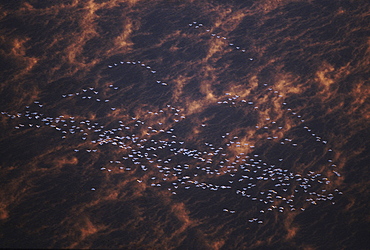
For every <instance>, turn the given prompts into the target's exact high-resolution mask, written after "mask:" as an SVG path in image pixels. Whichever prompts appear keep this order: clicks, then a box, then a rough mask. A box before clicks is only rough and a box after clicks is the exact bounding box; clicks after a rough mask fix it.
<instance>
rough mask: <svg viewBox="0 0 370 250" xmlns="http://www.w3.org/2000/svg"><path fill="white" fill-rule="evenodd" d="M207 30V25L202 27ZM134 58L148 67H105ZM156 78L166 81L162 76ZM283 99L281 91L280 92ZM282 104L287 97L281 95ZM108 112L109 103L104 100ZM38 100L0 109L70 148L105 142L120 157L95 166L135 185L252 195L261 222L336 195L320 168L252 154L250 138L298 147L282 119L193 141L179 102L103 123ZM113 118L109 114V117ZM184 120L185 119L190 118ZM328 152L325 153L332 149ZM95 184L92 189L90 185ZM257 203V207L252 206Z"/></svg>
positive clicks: (235, 98) (230, 100)
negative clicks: (47, 109) (54, 112)
mask: <svg viewBox="0 0 370 250" xmlns="http://www.w3.org/2000/svg"><path fill="white" fill-rule="evenodd" d="M189 26H190V27H194V28H200V27H202V26H203V24H201V23H197V22H193V23H190V24H189ZM207 32H211V31H210V30H207ZM211 36H212V37H216V38H220V39H224V40H227V39H226V38H225V37H222V36H219V35H217V34H214V33H211ZM229 45H230V46H234V47H235V49H237V50H240V51H241V52H242V53H243V52H244V51H245V50H244V49H241V48H240V47H239V46H235V45H234V44H232V43H230V44H229ZM123 64H126V65H133V66H136V67H141V68H143V69H145V70H149V71H150V73H153V74H155V73H156V70H153V69H152V67H151V66H148V65H147V64H145V63H144V62H142V61H120V62H118V63H113V64H110V65H108V68H114V67H118V66H119V65H123ZM156 82H157V83H158V84H161V85H164V86H165V85H167V83H165V82H162V81H161V80H157V81H156ZM265 87H266V88H267V90H268V91H270V92H271V93H273V94H276V95H277V96H278V97H280V98H282V95H280V93H279V92H278V91H274V90H273V88H272V87H270V86H268V85H267V84H265ZM107 88H109V89H111V90H113V91H114V90H118V89H119V87H118V86H114V85H109V86H107ZM61 97H62V98H81V99H82V100H86V101H87V100H93V101H95V102H99V103H101V105H110V104H109V101H110V100H109V99H106V98H104V97H102V96H100V92H99V91H98V90H97V89H96V88H94V87H88V88H84V89H82V90H81V91H78V92H75V93H67V94H62V96H61ZM282 99H283V98H282ZM214 105H215V106H217V105H232V106H238V107H245V108H249V107H250V108H251V109H253V110H259V109H260V107H259V106H258V105H256V104H255V103H254V102H253V101H252V100H248V99H247V98H243V97H242V96H239V95H232V94H231V93H225V94H224V96H220V97H219V100H218V101H217V102H216V103H215V104H214ZM282 105H283V106H286V107H287V103H285V102H282ZM109 107H110V109H111V111H112V112H113V111H114V110H115V109H116V108H115V107H113V106H109ZM43 108H44V105H43V104H42V103H41V102H40V101H34V103H33V104H32V105H30V106H26V108H25V111H23V112H19V113H16V114H10V113H8V112H6V111H3V112H1V114H3V115H6V116H8V117H9V118H11V119H23V121H22V122H20V123H19V124H18V125H16V126H15V129H24V128H42V127H45V126H47V127H51V128H54V129H55V130H57V131H59V132H60V133H61V136H62V138H63V139H66V138H67V137H68V136H78V138H80V139H81V140H82V141H85V142H86V143H83V144H82V145H83V146H81V147H79V148H75V149H74V151H75V152H76V153H77V152H80V153H81V152H86V153H100V152H101V151H102V148H103V147H105V146H107V145H109V146H111V147H115V148H116V149H117V150H118V152H120V154H121V156H120V157H119V158H116V159H111V160H109V162H107V165H106V166H103V167H101V171H107V172H111V173H115V172H117V171H118V172H125V173H127V174H128V175H130V174H134V173H135V176H139V177H138V178H137V179H136V181H137V182H138V183H140V185H147V186H151V187H160V188H165V189H167V190H168V191H169V192H170V193H172V194H173V195H176V194H178V193H179V192H183V191H184V190H189V189H190V190H191V189H199V190H208V191H212V192H216V191H225V192H226V191H227V192H231V193H233V194H234V195H236V196H239V197H240V198H243V199H246V200H249V201H251V202H258V204H259V206H258V207H259V211H258V213H259V214H258V215H256V216H254V217H253V218H251V219H249V220H248V221H249V222H250V223H254V222H256V223H259V224H261V223H263V219H260V217H261V215H262V214H265V213H268V212H271V211H278V212H280V213H283V212H285V211H295V210H297V211H298V210H301V211H303V210H305V208H306V207H307V205H306V204H311V205H316V204H318V203H319V202H323V201H329V202H331V203H333V204H334V203H335V202H334V200H333V199H334V196H335V195H336V194H342V192H340V191H339V190H338V189H333V188H331V186H330V183H331V180H330V179H329V178H328V177H326V176H324V174H322V173H319V172H315V171H308V172H307V173H305V174H303V173H297V172H294V171H293V170H292V169H289V166H285V165H284V159H283V158H278V159H276V162H274V163H271V162H269V160H268V159H264V157H263V156H261V155H260V154H258V153H256V151H255V149H256V147H258V146H257V145H256V144H258V143H259V141H261V140H263V142H264V143H278V144H280V145H284V146H281V147H289V146H291V147H297V146H298V143H297V142H295V141H294V140H293V139H291V138H289V137H282V136H281V134H283V133H277V132H276V131H282V130H283V128H284V127H283V125H279V124H278V122H277V121H273V120H272V119H271V118H268V117H267V118H265V120H264V122H263V123H260V124H255V128H254V129H255V130H265V131H266V132H269V131H270V134H268V133H267V134H266V136H265V137H264V138H262V137H258V138H247V140H245V138H243V137H240V138H239V136H238V135H236V134H235V133H233V131H229V132H225V133H223V134H222V136H221V137H220V138H216V139H215V138H213V139H212V140H209V141H204V140H203V139H204V138H203V139H202V138H198V139H197V140H196V143H194V140H189V139H188V138H184V136H183V135H181V134H182V133H178V132H179V131H178V129H177V128H178V126H177V125H179V124H181V123H189V120H188V119H191V118H187V117H186V115H185V113H184V112H183V111H182V110H181V108H179V107H174V106H172V105H171V104H167V105H165V106H164V107H162V108H160V109H157V110H146V111H145V112H144V113H143V114H142V115H140V117H132V116H131V117H130V116H126V118H122V119H117V120H112V121H110V122H109V126H105V125H104V124H102V123H99V122H98V121H95V120H93V119H85V118H81V117H83V116H79V117H74V116H68V115H60V116H57V117H52V116H48V115H46V114H44V113H43V112H42V109H43ZM286 110H287V112H288V114H290V115H291V116H292V117H295V119H297V120H298V121H299V122H300V123H304V119H303V118H302V117H301V116H300V115H299V114H297V113H296V112H294V111H292V110H291V109H289V108H286ZM112 119H113V118H112ZM190 122H191V121H190ZM197 126H199V128H197V129H199V130H201V129H202V128H206V127H207V126H208V124H207V123H201V124H195V125H194V126H193V127H197ZM304 129H306V131H307V132H308V134H309V135H311V136H312V137H314V139H315V141H316V142H318V143H321V144H322V145H323V146H326V144H327V143H328V142H327V141H326V140H323V139H322V138H321V137H320V136H318V135H317V134H316V133H313V132H312V130H311V129H310V128H309V127H308V126H304ZM327 151H329V152H332V151H333V150H332V149H331V148H329V149H327ZM327 162H328V164H329V165H328V167H332V169H333V170H332V171H333V172H334V173H335V174H336V175H337V176H340V174H339V172H337V171H336V170H335V167H336V165H335V163H334V161H333V159H331V158H329V159H327ZM96 189H97V187H93V188H91V190H92V191H95V190H96ZM256 207H257V206H256ZM222 211H223V212H225V213H229V214H235V213H237V212H238V211H237V210H236V209H234V208H228V207H227V208H223V210H222Z"/></svg>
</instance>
